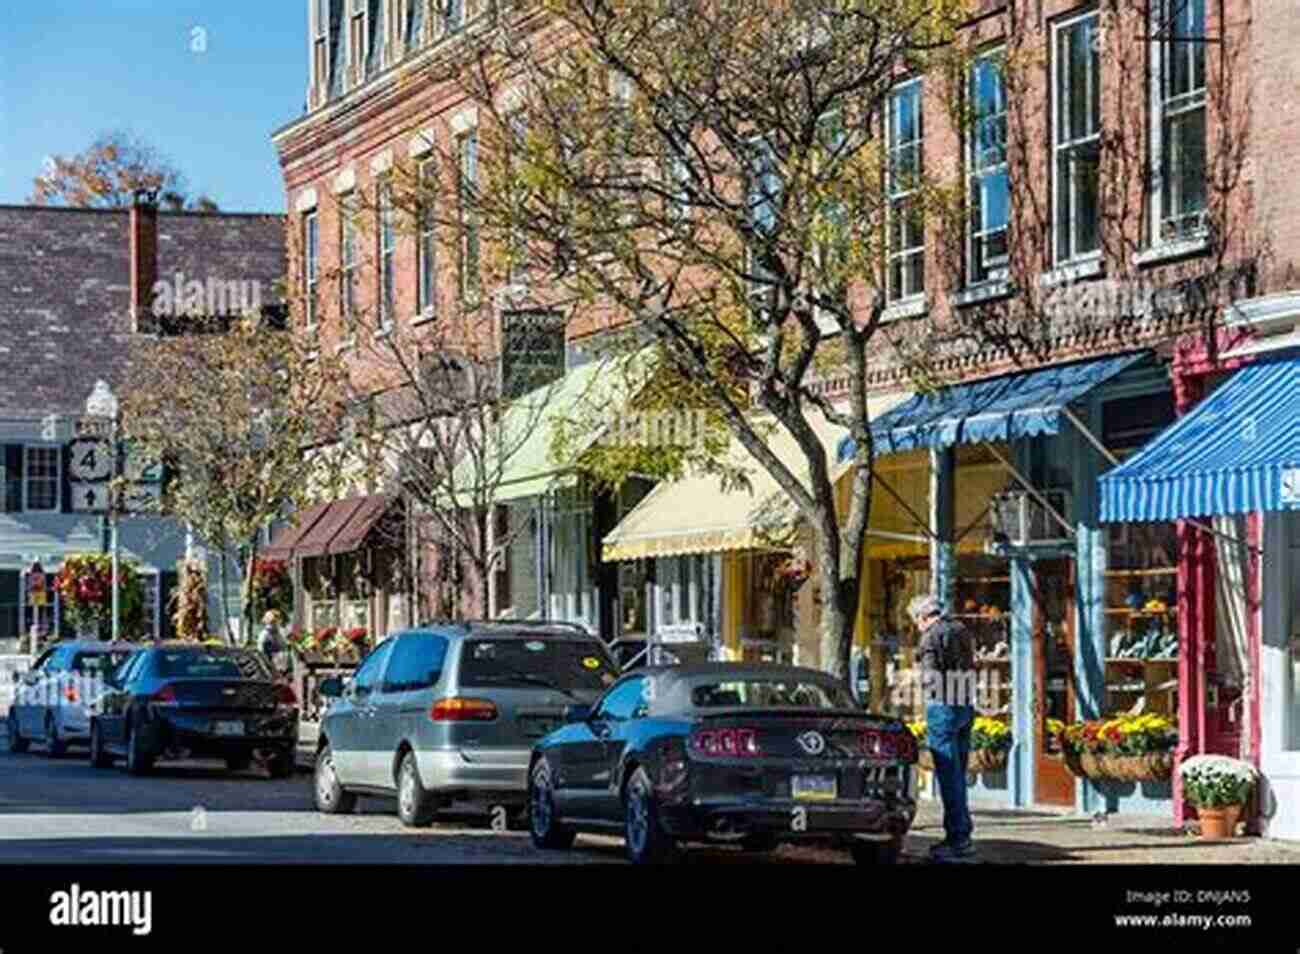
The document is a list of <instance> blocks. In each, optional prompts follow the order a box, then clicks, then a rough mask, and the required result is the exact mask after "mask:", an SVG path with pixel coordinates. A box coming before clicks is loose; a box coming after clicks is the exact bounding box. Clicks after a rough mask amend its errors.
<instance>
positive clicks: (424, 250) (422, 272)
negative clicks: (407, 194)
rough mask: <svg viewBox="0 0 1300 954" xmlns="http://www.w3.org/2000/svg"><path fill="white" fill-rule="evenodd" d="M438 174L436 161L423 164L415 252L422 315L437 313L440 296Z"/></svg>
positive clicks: (417, 291) (421, 165) (421, 166)
mask: <svg viewBox="0 0 1300 954" xmlns="http://www.w3.org/2000/svg"><path fill="white" fill-rule="evenodd" d="M437 181H438V180H437V170H436V167H435V166H434V163H433V160H432V159H426V160H425V161H424V162H422V163H420V187H419V188H420V227H419V235H418V236H417V244H416V248H415V255H416V259H417V262H416V269H417V271H418V272H419V281H418V283H417V288H416V293H417V294H418V295H419V297H420V301H419V311H420V314H421V315H430V314H432V313H433V309H434V302H435V301H436V293H437V284H436V282H437V272H436V271H435V266H436V263H437V260H438V258H437V250H436V249H435V247H434V239H435V233H434V228H433V199H434V189H435V183H436V182H437Z"/></svg>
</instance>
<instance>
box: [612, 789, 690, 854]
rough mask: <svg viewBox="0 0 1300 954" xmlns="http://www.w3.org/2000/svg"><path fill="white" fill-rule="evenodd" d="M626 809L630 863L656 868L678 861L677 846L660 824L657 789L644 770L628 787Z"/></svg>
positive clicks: (625, 836)
mask: <svg viewBox="0 0 1300 954" xmlns="http://www.w3.org/2000/svg"><path fill="white" fill-rule="evenodd" d="M623 806H624V814H625V823H624V835H623V837H624V840H625V842H626V845H627V858H628V861H630V862H632V863H633V864H635V865H657V864H665V863H667V862H670V861H674V860H676V856H677V843H676V842H675V841H673V839H672V838H671V837H669V835H668V833H667V832H665V831H664V829H663V825H661V824H660V821H659V806H658V804H657V803H656V801H655V797H654V788H653V787H652V786H651V784H650V776H649V775H647V774H646V770H645V769H644V768H638V769H637V770H636V772H634V773H633V775H632V778H631V780H630V781H629V782H628V783H627V791H626V793H625V794H624V796H623Z"/></svg>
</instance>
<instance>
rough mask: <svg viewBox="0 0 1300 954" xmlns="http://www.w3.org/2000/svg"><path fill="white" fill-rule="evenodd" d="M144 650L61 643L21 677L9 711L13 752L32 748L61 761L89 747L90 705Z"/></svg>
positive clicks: (41, 656)
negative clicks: (120, 668)
mask: <svg viewBox="0 0 1300 954" xmlns="http://www.w3.org/2000/svg"><path fill="white" fill-rule="evenodd" d="M139 648H140V647H138V646H134V645H132V644H131V643H103V642H88V641H87V642H58V643H55V644H54V645H53V646H50V647H49V648H48V649H46V650H45V652H43V653H41V655H40V656H39V657H38V658H37V660H36V662H35V663H33V664H32V668H31V669H29V670H28V671H27V672H25V673H22V674H20V675H19V676H18V683H17V685H16V686H15V687H14V701H13V704H12V705H11V706H10V707H9V722H8V727H7V728H8V732H9V751H10V752H26V751H27V748H28V746H30V745H31V744H32V743H33V742H36V743H38V744H42V745H44V746H45V751H46V754H47V755H49V756H50V757H51V758H58V757H59V756H61V755H63V754H64V753H65V752H67V750H68V747H69V746H70V745H87V744H89V742H90V713H89V710H88V705H89V704H90V703H91V702H93V701H94V699H95V697H96V696H97V695H98V694H99V692H100V691H102V686H103V680H104V679H105V678H106V677H107V676H108V675H109V673H111V672H112V671H113V670H114V669H116V668H117V667H118V666H120V665H121V664H122V663H123V662H124V661H125V660H126V659H127V657H129V656H130V655H131V654H132V653H134V652H136V651H137V650H139Z"/></svg>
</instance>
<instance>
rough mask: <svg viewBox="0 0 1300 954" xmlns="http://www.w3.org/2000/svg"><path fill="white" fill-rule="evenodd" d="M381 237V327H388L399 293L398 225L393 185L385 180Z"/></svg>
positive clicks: (380, 210) (380, 204)
mask: <svg viewBox="0 0 1300 954" xmlns="http://www.w3.org/2000/svg"><path fill="white" fill-rule="evenodd" d="M378 192H379V195H378V200H379V201H378V207H379V208H378V218H379V221H378V223H377V225H378V228H377V230H376V231H377V232H378V237H379V295H378V298H379V327H380V328H381V329H382V328H388V327H391V326H392V323H393V311H394V308H395V306H396V300H395V299H396V294H397V270H396V253H397V227H396V224H395V222H394V212H393V186H392V183H391V182H389V181H387V180H384V181H382V182H380V183H379V187H378Z"/></svg>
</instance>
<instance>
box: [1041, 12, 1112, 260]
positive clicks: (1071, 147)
mask: <svg viewBox="0 0 1300 954" xmlns="http://www.w3.org/2000/svg"><path fill="white" fill-rule="evenodd" d="M1053 41H1054V42H1053V44H1052V54H1053V55H1052V69H1053V72H1054V74H1055V83H1054V86H1055V89H1056V96H1055V100H1056V102H1055V117H1054V122H1053V124H1052V152H1053V156H1054V160H1055V161H1054V163H1053V166H1054V167H1053V170H1052V175H1053V176H1054V177H1055V180H1056V181H1055V187H1056V194H1055V208H1054V211H1053V220H1054V223H1055V232H1056V240H1055V246H1056V261H1057V262H1068V261H1070V260H1071V259H1076V258H1079V257H1081V256H1087V255H1090V254H1091V253H1094V252H1097V251H1098V250H1099V249H1100V248H1101V226H1100V216H1101V210H1100V189H1099V182H1098V177H1099V162H1100V159H1101V34H1100V32H1099V30H1098V19H1097V13H1096V12H1095V11H1094V12H1091V13H1086V14H1083V15H1082V16H1077V17H1073V18H1071V19H1069V20H1065V21H1062V22H1061V23H1058V24H1056V26H1055V27H1054V28H1053Z"/></svg>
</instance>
